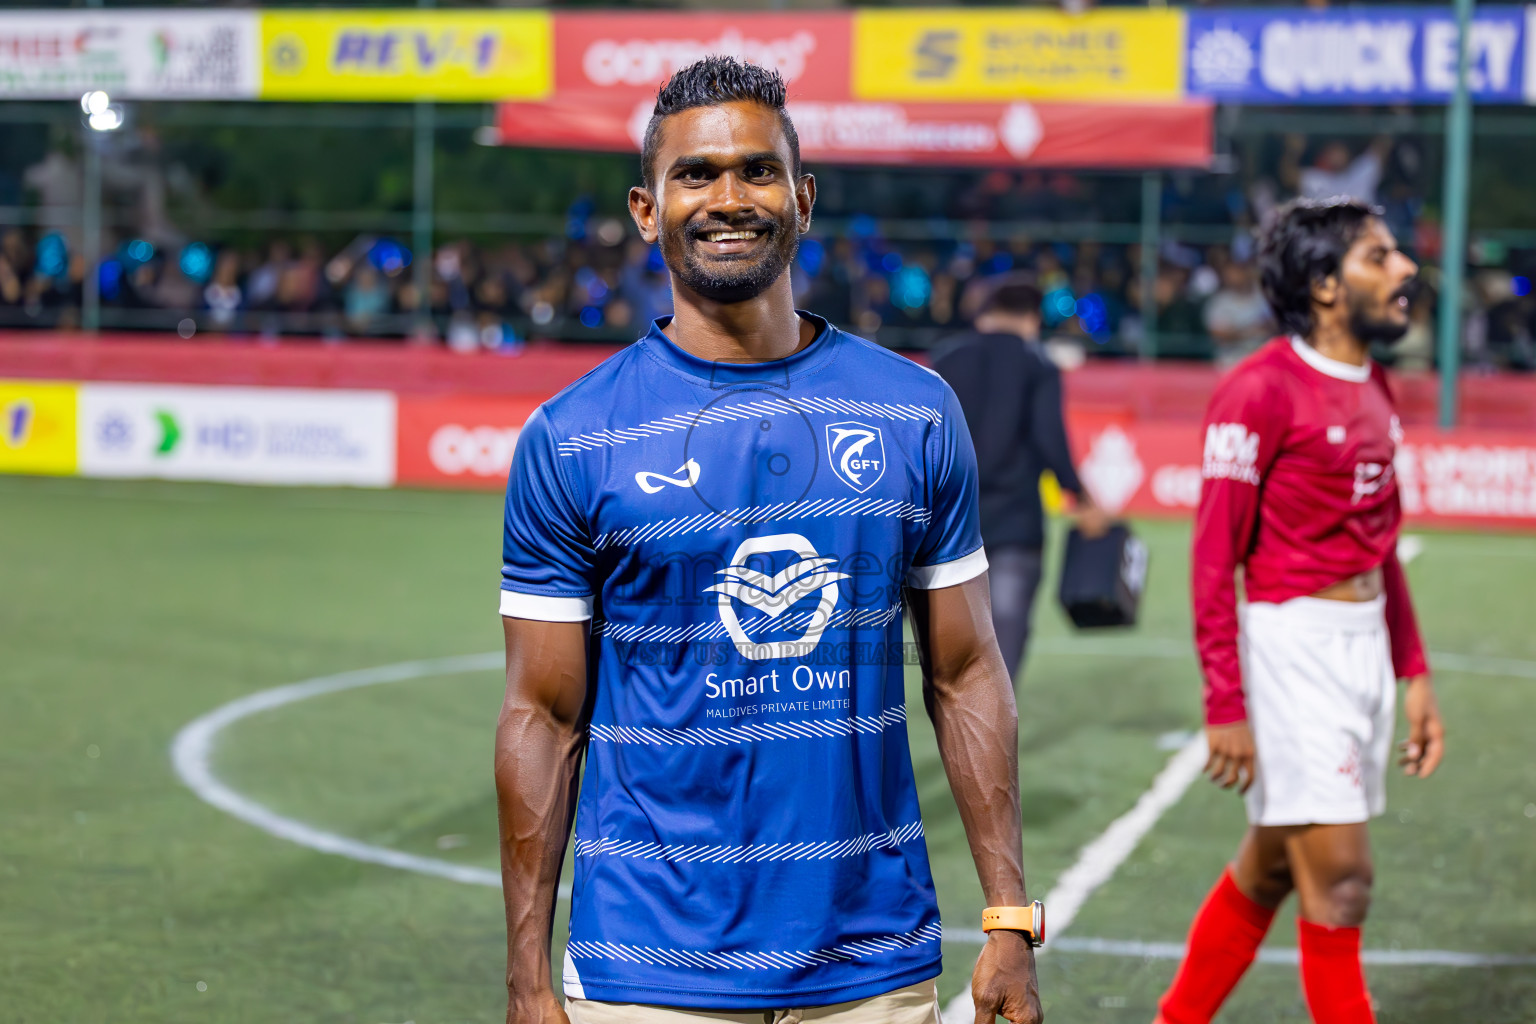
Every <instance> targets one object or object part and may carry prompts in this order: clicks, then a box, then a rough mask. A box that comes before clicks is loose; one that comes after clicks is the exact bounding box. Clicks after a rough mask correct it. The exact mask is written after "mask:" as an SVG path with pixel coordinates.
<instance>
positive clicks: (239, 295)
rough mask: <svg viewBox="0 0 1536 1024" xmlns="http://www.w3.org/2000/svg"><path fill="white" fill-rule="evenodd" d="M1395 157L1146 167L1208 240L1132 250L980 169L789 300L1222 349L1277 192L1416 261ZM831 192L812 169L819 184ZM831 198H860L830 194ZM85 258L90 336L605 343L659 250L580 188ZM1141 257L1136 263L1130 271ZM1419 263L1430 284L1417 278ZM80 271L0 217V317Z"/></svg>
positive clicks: (54, 241)
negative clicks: (990, 313)
mask: <svg viewBox="0 0 1536 1024" xmlns="http://www.w3.org/2000/svg"><path fill="white" fill-rule="evenodd" d="M1304 157H1306V159H1304ZM1411 158H1412V155H1411V153H1410V152H1409V151H1408V150H1407V149H1406V148H1405V147H1401V146H1397V147H1394V144H1393V143H1392V142H1391V140H1388V139H1378V140H1376V141H1374V142H1372V143H1370V144H1369V145H1367V146H1365V147H1364V148H1360V149H1358V150H1356V151H1352V150H1351V149H1350V148H1349V147H1348V146H1346V145H1344V144H1342V143H1333V142H1322V143H1321V144H1316V143H1314V144H1309V143H1308V142H1307V140H1305V139H1301V138H1300V137H1291V138H1288V139H1286V140H1284V142H1283V145H1282V152H1281V153H1280V157H1279V160H1278V163H1277V164H1275V165H1274V171H1273V173H1272V174H1271V175H1268V176H1262V175H1261V176H1256V177H1253V178H1250V179H1245V180H1242V181H1241V183H1240V185H1239V187H1237V188H1235V189H1234V188H1233V187H1231V186H1230V185H1229V186H1227V187H1226V188H1225V190H1221V189H1212V188H1208V187H1201V185H1200V182H1201V181H1202V176H1186V177H1184V178H1179V177H1176V176H1168V178H1167V183H1166V185H1165V191H1164V195H1163V199H1162V202H1163V211H1162V212H1163V216H1164V218H1165V220H1167V221H1169V222H1170V223H1172V224H1174V225H1178V224H1186V225H1187V224H1195V225H1202V226H1203V227H1204V229H1205V230H1204V232H1203V235H1200V237H1203V238H1207V239H1208V238H1212V237H1219V238H1222V239H1224V241H1221V242H1206V243H1202V244H1199V245H1195V244H1189V243H1187V242H1181V241H1179V240H1178V238H1179V237H1181V236H1180V233H1179V232H1178V231H1177V230H1176V229H1175V230H1170V231H1169V232H1168V237H1165V239H1164V241H1163V242H1162V243H1161V245H1160V247H1159V250H1158V252H1157V253H1156V254H1155V259H1151V260H1146V259H1144V258H1143V253H1142V252H1141V249H1140V246H1138V245H1136V244H1125V243H1123V242H1121V243H1115V244H1111V243H1107V242H1097V241H1077V242H1062V241H1052V240H1050V235H1051V234H1052V232H1051V230H1050V227H1049V225H1050V224H1051V223H1053V222H1054V223H1062V222H1075V223H1078V224H1083V223H1093V222H1095V221H1097V222H1099V223H1103V222H1105V221H1110V222H1113V221H1116V220H1118V221H1120V222H1121V223H1125V222H1126V221H1133V220H1134V219H1135V217H1136V215H1137V211H1136V210H1134V209H1126V210H1119V209H1115V208H1114V204H1115V199H1114V198H1113V196H1111V195H1110V194H1109V193H1108V192H1106V191H1104V190H1102V189H1100V190H1098V191H1095V189H1094V188H1093V186H1092V179H1091V178H1090V177H1089V176H1082V175H1073V174H1066V173H1060V172H1040V171H1023V172H1018V171H995V172H991V173H986V174H982V175H979V176H973V177H970V178H968V179H961V178H957V179H955V180H956V181H957V182H961V183H965V182H968V184H966V185H965V186H964V187H957V188H952V189H951V190H950V191H949V193H947V194H945V195H943V196H942V197H941V198H938V199H935V198H933V197H934V196H935V195H936V193H935V191H934V190H933V189H928V190H927V193H926V194H927V196H928V197H929V198H928V200H927V202H928V203H942V209H934V208H929V209H926V210H923V209H914V210H913V213H914V217H915V216H916V215H918V214H922V215H924V216H935V215H937V216H943V217H944V218H945V219H944V221H943V223H942V225H940V229H936V230H935V231H934V232H933V233H932V235H931V236H930V237H927V238H923V239H920V240H912V239H907V238H902V239H900V240H894V239H891V238H888V237H884V236H883V235H882V231H881V222H880V221H879V220H876V219H874V218H873V217H870V216H867V215H853V216H844V217H841V218H837V217H836V216H835V215H834V217H833V218H831V221H832V227H831V228H830V229H821V228H819V229H818V230H817V231H816V232H815V233H814V234H813V235H812V236H811V237H810V238H808V239H806V240H805V241H804V242H803V243H802V246H801V249H800V254H799V257H798V259H797V260H796V263H795V267H794V285H795V291H796V297H797V300H798V302H799V304H800V305H802V306H803V307H805V308H808V309H811V310H813V311H815V312H818V313H821V314H823V315H825V316H827V317H828V318H829V319H831V320H833V321H834V322H836V323H839V324H841V325H844V326H847V327H849V328H850V329H852V330H854V331H856V332H858V333H861V334H864V335H866V336H870V337H877V338H878V339H879V340H880V341H881V342H882V343H884V344H887V345H892V346H897V347H906V348H921V347H928V346H931V345H933V344H934V343H936V342H937V341H938V340H939V339H941V338H942V337H943V336H944V335H945V334H947V333H948V332H950V331H954V330H957V329H959V328H961V327H963V326H964V325H965V324H966V322H967V321H968V320H969V317H970V315H971V313H972V312H973V310H974V307H975V305H976V303H977V302H978V300H979V297H980V293H981V289H982V288H983V287H984V285H985V282H986V281H987V279H989V278H991V277H993V276H995V275H998V274H1003V273H1008V274H1015V275H1016V274H1019V273H1021V272H1023V273H1027V274H1030V275H1032V276H1033V278H1034V280H1035V281H1036V283H1037V284H1038V285H1039V287H1040V289H1041V291H1042V292H1043V293H1044V295H1045V310H1044V318H1045V325H1046V330H1047V333H1048V336H1050V337H1051V338H1052V340H1053V341H1054V342H1055V343H1056V344H1058V345H1060V346H1065V347H1067V348H1076V349H1079V350H1081V351H1082V352H1083V353H1085V354H1088V355H1095V356H1105V357H1115V356H1143V355H1156V356H1158V357H1162V358H1182V359H1198V360H1215V361H1217V362H1220V363H1230V362H1233V361H1235V360H1236V359H1238V358H1241V357H1242V356H1243V355H1245V354H1247V353H1248V352H1250V351H1252V350H1253V349H1254V348H1256V347H1257V346H1258V345H1259V344H1261V343H1262V342H1263V341H1264V340H1265V339H1266V338H1267V337H1269V336H1270V334H1271V333H1272V332H1273V330H1274V325H1273V323H1272V322H1271V318H1270V314H1269V311H1268V308H1267V306H1266V304H1265V302H1264V299H1263V296H1262V294H1261V292H1260V289H1259V284H1258V274H1257V270H1256V267H1255V265H1254V256H1255V254H1254V239H1253V225H1254V224H1255V223H1257V222H1259V221H1260V220H1261V219H1262V217H1263V216H1264V215H1265V213H1267V212H1268V210H1269V209H1270V208H1272V207H1273V206H1274V205H1275V204H1276V203H1277V202H1279V201H1280V200H1281V199H1282V198H1283V197H1284V196H1286V195H1292V194H1302V195H1311V196H1331V195H1338V194H1345V195H1354V196H1357V197H1359V198H1362V199H1365V200H1368V201H1373V202H1379V203H1381V204H1382V205H1383V206H1384V208H1385V210H1386V216H1387V219H1388V222H1389V224H1390V225H1391V226H1392V228H1393V229H1394V231H1395V232H1396V233H1397V234H1398V236H1399V239H1400V241H1401V242H1402V244H1403V245H1404V246H1405V248H1408V249H1409V250H1410V252H1415V253H1417V254H1419V255H1427V256H1429V257H1430V258H1431V259H1433V258H1434V257H1436V256H1437V255H1438V253H1437V252H1436V251H1435V250H1436V249H1437V246H1438V238H1437V235H1436V234H1435V232H1434V229H1433V224H1432V223H1431V222H1427V221H1426V220H1425V219H1424V218H1422V217H1421V215H1420V211H1419V208H1418V202H1417V200H1416V199H1415V198H1414V197H1415V195H1416V194H1417V192H1416V190H1415V188H1414V187H1413V182H1412V180H1411V175H1409V174H1405V173H1403V172H1402V171H1401V170H1400V169H1399V170H1398V171H1397V172H1396V173H1394V172H1393V167H1394V166H1397V167H1399V168H1401V166H1402V165H1404V164H1407V163H1409V162H1410V160H1411ZM841 173H842V176H843V177H844V178H845V179H847V181H851V182H853V183H854V186H850V185H848V184H847V181H845V182H844V184H843V186H842V187H843V188H844V189H845V190H847V189H849V188H850V187H856V185H857V182H858V179H857V178H856V177H854V176H853V175H854V174H855V173H856V172H849V171H843V172H841ZM1203 180H1204V181H1206V182H1209V181H1211V180H1213V178H1212V176H1209V175H1207V176H1203ZM1234 180H1236V179H1234ZM1191 183H1193V184H1191ZM836 186H837V181H836V179H834V180H833V181H832V182H829V188H828V189H827V190H826V191H829V192H831V191H835V189H836ZM1121 191H1122V192H1123V191H1124V190H1121ZM863 198H864V200H865V201H866V202H874V201H875V200H874V199H873V198H871V197H870V196H865V197H863ZM896 201H897V202H902V200H901V199H900V197H898V198H897V200H896ZM843 204H844V205H845V206H847V207H849V208H851V209H858V208H859V205H860V204H859V203H858V202H857V201H853V198H852V197H847V198H845V199H844V200H843ZM914 205H916V204H915V201H914V202H912V203H904V204H903V208H912V207H913V206H914ZM834 208H835V207H834ZM912 222H913V221H912V219H910V218H909V219H908V221H907V223H908V224H911V223H912ZM999 222H1013V223H1019V222H1028V223H1029V224H1031V225H1035V226H1036V227H1034V228H1033V229H1032V231H1033V234H1032V235H1031V234H1025V233H1024V232H1023V231H1022V230H1020V231H1010V232H1007V233H1005V234H1004V236H1003V237H997V232H996V231H995V230H993V229H992V226H993V225H996V224H998V223H999ZM908 233H910V232H908ZM1080 234H1081V233H1080ZM1184 234H1185V235H1186V236H1187V235H1189V234H1190V233H1189V232H1186V233H1184ZM1531 255H1532V254H1529V253H1518V252H1517V253H1500V254H1498V256H1499V258H1498V259H1494V260H1487V261H1484V262H1486V263H1487V264H1489V265H1485V266H1474V267H1473V272H1472V274H1471V275H1470V277H1469V285H1468V293H1467V295H1466V299H1467V303H1468V308H1469V310H1470V312H1469V316H1468V320H1467V324H1466V328H1465V331H1464V348H1465V349H1466V357H1467V359H1468V360H1469V362H1470V363H1471V364H1472V365H1482V366H1487V367H1509V368H1515V369H1532V368H1536V344H1533V341H1532V338H1533V335H1536V297H1533V296H1532V294H1531V292H1532V289H1531V285H1530V279H1529V277H1528V276H1526V275H1527V274H1529V273H1530V270H1529V269H1522V268H1525V267H1526V266H1527V262H1523V261H1528V260H1529V257H1530V256H1531ZM104 256H105V258H104V260H103V262H102V264H101V265H100V269H99V272H98V284H99V289H100V296H101V308H102V325H103V326H104V327H106V328H109V329H122V328H148V329H158V330H166V329H179V330H180V331H181V333H182V334H183V335H184V336H190V335H192V334H198V333H201V334H207V333H209V332H214V333H223V334H233V335H247V336H255V337H277V336H279V335H286V334H307V335H319V336H321V337H324V338H328V339H342V338H346V337H370V336H371V337H393V338H411V339H415V340H417V341H422V342H428V341H431V342H438V341H441V342H444V343H446V344H448V345H449V346H451V347H453V348H457V349H475V348H506V347H515V346H516V345H517V344H519V342H520V341H521V340H522V339H524V338H528V337H540V338H551V337H552V338H564V339H570V340H604V341H621V340H627V339H630V338H633V337H635V336H636V335H638V334H639V333H641V332H642V331H643V330H644V328H645V325H646V324H647V323H648V322H649V321H650V320H651V319H652V318H653V317H656V316H660V315H662V314H664V313H667V312H670V310H671V295H670V291H669V286H668V280H667V274H666V272H665V268H664V266H663V264H662V261H661V258H660V253H659V252H658V251H657V250H656V249H655V248H654V247H651V246H648V245H646V244H645V243H644V242H642V241H640V240H639V239H638V238H636V237H635V236H634V234H633V231H632V229H631V228H630V226H629V225H628V224H627V222H625V221H624V220H622V219H620V218H616V217H612V216H605V215H600V214H597V213H594V212H593V209H592V207H591V204H590V202H586V201H583V202H578V203H577V205H576V206H574V207H573V208H572V210H571V211H570V216H568V217H567V228H566V230H565V231H564V232H563V233H560V234H557V235H553V236H549V237H542V238H538V239H532V240H529V239H501V240H497V239H490V240H487V239H485V238H477V239H475V240H473V241H471V240H467V239H466V240H458V241H452V242H448V243H446V244H441V245H440V246H439V247H438V248H437V249H436V250H435V251H434V252H432V253H430V254H429V256H428V258H429V261H430V263H429V266H428V268H427V273H426V274H425V275H422V274H421V273H420V268H419V267H417V266H415V265H414V258H413V254H412V253H411V252H410V251H409V249H408V248H407V246H406V245H405V244H404V243H403V242H402V241H401V240H399V239H395V238H389V237H379V236H371V235H362V236H358V237H355V238H353V239H351V240H350V241H349V242H346V243H345V244H343V243H340V242H335V241H333V242H331V244H330V246H329V247H327V246H326V245H325V244H324V243H322V241H320V240H319V239H318V238H317V237H313V236H299V237H293V238H281V237H279V238H271V239H268V240H267V241H266V242H265V243H264V244H263V245H261V246H259V247H255V246H242V245H239V244H228V245H223V246H216V245H208V244H204V243H201V242H188V241H184V240H183V241H178V242H175V243H172V244H167V243H166V242H165V241H164V240H163V239H162V240H161V243H160V244H159V245H157V244H155V243H154V242H152V241H150V240H148V239H146V238H135V237H123V238H117V239H114V240H113V243H112V245H111V247H110V248H109V251H107V252H106V253H105V254H104ZM1476 256H1477V254H1476V253H1474V257H1476ZM1477 262H1478V261H1477V260H1476V259H1474V263H1477ZM1148 266H1151V267H1155V268H1156V269H1155V276H1154V277H1153V279H1152V281H1151V282H1150V283H1148V284H1147V285H1145V286H1144V282H1143V278H1142V272H1143V268H1144V267H1148ZM423 277H424V278H425V286H426V287H425V294H423V293H422V287H421V286H422V282H423ZM1426 277H1427V279H1428V280H1429V283H1430V284H1431V285H1432V284H1433V275H1432V274H1431V275H1426ZM84 278H85V261H84V259H83V257H82V255H81V253H80V245H79V238H78V233H77V232H74V231H72V229H71V228H70V227H68V226H61V227H59V228H57V229H52V230H50V229H49V228H47V227H43V228H35V229H21V228H8V229H0V327H10V326H62V327H71V326H78V325H79V318H80V310H81V300H82V296H83V290H84V289H83V283H84ZM1148 300H1150V306H1149V305H1148ZM1149 312H1150V313H1151V314H1152V315H1151V316H1150V317H1149V316H1148V315H1147V314H1148V313H1149ZM1433 334H1434V293H1433V288H1432V287H1426V288H1425V289H1424V290H1423V292H1422V293H1421V295H1420V297H1419V299H1418V300H1417V301H1416V303H1415V305H1414V317H1413V329H1412V330H1411V332H1410V334H1409V336H1408V338H1406V339H1405V340H1404V342H1403V343H1402V344H1401V345H1400V346H1398V348H1397V350H1396V352H1395V356H1396V359H1397V361H1398V362H1399V364H1400V365H1405V366H1409V367H1427V366H1429V365H1431V363H1432V358H1433V350H1434V346H1433Z"/></svg>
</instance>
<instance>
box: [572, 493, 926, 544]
mask: <svg viewBox="0 0 1536 1024" xmlns="http://www.w3.org/2000/svg"><path fill="white" fill-rule="evenodd" d="M932 514H933V513H932V512H930V511H929V510H928V509H927V508H925V507H924V506H922V505H914V504H912V502H910V501H901V500H899V499H897V498H858V497H853V498H815V499H806V500H803V501H784V502H780V503H779V504H777V505H751V506H747V507H745V508H735V509H730V510H729V511H724V512H704V513H700V514H698V515H692V516H679V517H678V518H675V519H663V520H660V521H659V522H655V523H643V524H641V525H639V526H630V527H626V528H625V529H622V530H609V531H608V532H607V533H602V534H598V536H597V537H596V539H594V540H593V541H592V547H593V548H595V549H596V550H598V551H602V550H603V549H604V548H611V547H615V546H617V545H620V544H625V545H628V544H638V543H640V542H642V541H647V540H658V539H660V538H662V537H678V536H681V535H682V534H685V533H697V532H698V531H700V530H714V529H718V528H720V527H722V526H745V525H748V524H752V523H768V522H773V521H775V520H780V519H809V518H812V517H815V516H886V517H889V516H895V517H896V518H897V519H909V520H911V521H912V522H914V523H923V524H926V523H927V522H928V520H929V518H930V517H931V516H932Z"/></svg>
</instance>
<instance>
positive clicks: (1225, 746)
mask: <svg viewBox="0 0 1536 1024" xmlns="http://www.w3.org/2000/svg"><path fill="white" fill-rule="evenodd" d="M1205 742H1206V745H1207V746H1208V747H1210V750H1211V756H1210V758H1209V759H1207V760H1206V762H1205V773H1206V774H1207V775H1209V776H1210V777H1211V781H1212V782H1214V783H1216V785H1218V786H1220V787H1221V788H1222V789H1231V788H1232V787H1233V786H1236V787H1237V791H1238V792H1239V793H1246V792H1248V787H1249V786H1251V785H1253V732H1252V730H1250V729H1249V728H1248V723H1247V722H1246V721H1243V722H1229V723H1227V724H1226V725H1208V726H1206V727H1205Z"/></svg>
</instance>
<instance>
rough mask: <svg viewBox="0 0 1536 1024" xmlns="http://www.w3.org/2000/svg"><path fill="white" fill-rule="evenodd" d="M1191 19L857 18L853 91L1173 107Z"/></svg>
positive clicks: (1034, 13)
mask: <svg viewBox="0 0 1536 1024" xmlns="http://www.w3.org/2000/svg"><path fill="white" fill-rule="evenodd" d="M1183 50H1184V15H1183V13H1182V12H1179V11H1173V10H1134V9H1126V8H1115V9H1109V10H1097V11H1089V12H1087V13H1085V14H1063V13H1060V12H1058V11H1052V10H1048V9H1040V8H1018V7H1012V8H1008V7H994V8H986V9H975V8H972V9H969V10H962V9H959V8H944V9H920V10H902V11H869V10H865V11H859V12H858V13H856V14H855V15H854V33H853V91H854V95H855V96H857V97H858V98H860V99H866V100H1015V99H1059V100H1070V101H1075V102H1081V101H1086V100H1094V101H1097V100H1111V101H1113V100H1122V101H1142V100H1171V99H1177V98H1179V97H1180V96H1182V95H1183V85H1184V83H1183V76H1182V71H1183Z"/></svg>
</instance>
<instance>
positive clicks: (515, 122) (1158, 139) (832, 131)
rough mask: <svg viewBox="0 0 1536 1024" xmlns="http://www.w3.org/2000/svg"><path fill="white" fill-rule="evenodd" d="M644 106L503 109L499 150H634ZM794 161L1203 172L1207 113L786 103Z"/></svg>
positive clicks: (1064, 106)
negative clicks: (795, 138) (796, 145)
mask: <svg viewBox="0 0 1536 1024" xmlns="http://www.w3.org/2000/svg"><path fill="white" fill-rule="evenodd" d="M653 106H654V101H652V100H649V99H645V100H639V101H632V100H626V99H624V98H622V97H608V96H591V95H588V96H585V97H557V98H555V99H553V100H550V101H548V102H544V103H504V104H502V105H501V107H500V109H499V112H498V116H497V126H498V129H499V135H500V138H501V142H502V144H504V145H509V146H543V147H548V148H554V149H598V150H618V151H626V150H627V151H638V150H639V148H640V141H641V139H642V138H643V137H644V133H645V125H646V122H647V121H648V120H649V119H650V116H651V109H652V107H653ZM789 114H790V117H791V118H792V119H793V120H794V122H795V129H796V132H797V133H798V135H799V137H800V152H801V155H802V157H803V158H804V159H805V160H807V161H811V162H815V161H822V162H826V163H844V164H889V163H901V164H909V163H920V164H923V163H927V164H946V165H951V166H954V165H971V166H1017V165H1024V164H1028V165H1032V166H1041V167H1090V166H1092V167H1148V166H1158V167H1203V166H1205V165H1207V164H1208V163H1209V161H1210V157H1211V111H1210V107H1209V106H1207V105H1205V104H1203V103H1162V104H1153V103H1149V104H1085V103H1059V104H1051V103H1042V104H1029V103H1023V102H1017V103H873V102H845V103H818V102H791V103H790V104H789Z"/></svg>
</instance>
